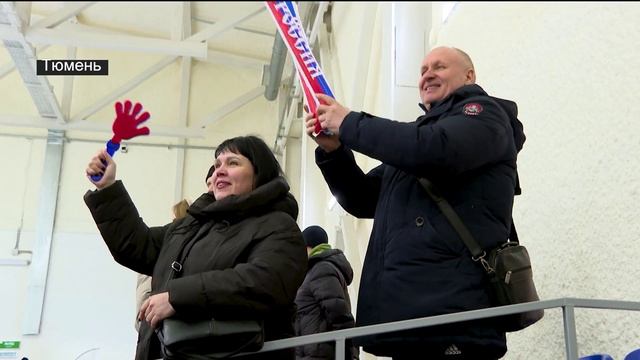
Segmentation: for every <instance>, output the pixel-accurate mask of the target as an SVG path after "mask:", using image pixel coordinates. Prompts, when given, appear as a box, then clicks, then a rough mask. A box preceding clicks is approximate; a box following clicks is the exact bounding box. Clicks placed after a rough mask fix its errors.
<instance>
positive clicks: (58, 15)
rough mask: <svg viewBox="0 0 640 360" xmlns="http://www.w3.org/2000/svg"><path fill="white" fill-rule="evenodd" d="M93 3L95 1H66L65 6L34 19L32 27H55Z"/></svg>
mask: <svg viewBox="0 0 640 360" xmlns="http://www.w3.org/2000/svg"><path fill="white" fill-rule="evenodd" d="M93 4H95V2H90V1H79V2H66V3H65V6H64V7H63V8H62V9H60V10H58V11H56V12H54V13H53V14H51V15H49V16H47V17H46V18H44V19H40V20H38V21H36V22H35V23H34V24H33V25H32V27H34V28H50V27H55V26H58V25H60V24H62V23H63V22H65V21H67V20H69V19H70V18H72V17H74V16H76V15H78V13H80V12H81V11H83V10H84V9H86V8H88V7H89V6H91V5H93Z"/></svg>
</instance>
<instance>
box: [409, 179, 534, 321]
mask: <svg viewBox="0 0 640 360" xmlns="http://www.w3.org/2000/svg"><path fill="white" fill-rule="evenodd" d="M418 181H419V182H420V184H421V185H422V187H424V189H425V190H426V191H427V193H428V194H429V197H431V199H432V200H433V201H434V202H435V203H436V204H437V205H438V207H439V208H440V210H441V211H442V213H443V214H444V216H445V217H446V218H447V220H449V222H450V223H451V226H452V227H453V228H454V229H455V231H456V232H457V233H458V235H459V236H460V238H461V239H462V241H463V242H464V244H465V245H466V246H467V248H469V251H470V252H471V255H472V259H473V260H474V261H479V262H480V263H481V264H482V266H483V267H484V269H485V271H486V272H487V276H488V277H489V284H490V287H489V294H490V296H491V301H492V304H493V306H503V305H514V304H520V303H525V302H531V301H538V300H540V298H539V297H538V292H537V291H536V286H535V283H534V282H533V271H532V269H531V259H530V258H529V253H528V252H527V249H526V248H525V247H524V246H523V245H520V242H519V240H518V234H517V233H516V230H515V226H514V225H513V219H512V221H511V234H510V236H509V239H508V241H507V242H505V243H502V244H501V245H499V246H498V247H496V248H494V249H492V250H491V251H489V254H487V253H486V251H484V250H483V249H482V248H481V247H480V245H479V244H478V243H477V242H476V240H475V239H474V238H473V235H471V233H470V232H469V230H468V229H467V227H466V226H465V225H464V223H463V222H462V220H461V219H460V217H459V216H458V214H457V213H456V212H455V210H453V208H452V207H451V205H450V204H449V202H448V201H447V200H446V199H445V198H443V197H442V196H440V195H439V193H438V191H437V190H436V189H435V187H434V186H433V184H432V183H431V181H429V180H428V179H426V178H419V179H418ZM543 316H544V310H532V311H527V312H524V313H518V314H513V315H504V316H500V317H497V318H496V319H497V321H496V323H497V324H499V326H500V328H501V329H502V330H504V331H509V332H511V331H518V330H522V329H524V328H526V327H528V326H529V325H532V324H534V323H536V322H537V321H538V320H540V319H542V317H543Z"/></svg>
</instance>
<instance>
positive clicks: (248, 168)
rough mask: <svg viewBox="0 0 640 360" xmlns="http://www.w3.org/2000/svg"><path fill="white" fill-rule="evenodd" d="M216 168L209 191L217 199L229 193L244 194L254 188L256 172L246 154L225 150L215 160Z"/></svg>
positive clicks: (209, 183) (209, 182)
mask: <svg viewBox="0 0 640 360" xmlns="http://www.w3.org/2000/svg"><path fill="white" fill-rule="evenodd" d="M214 165H215V167H216V170H215V171H214V172H213V175H212V176H211V178H209V180H210V181H207V183H208V185H209V192H210V193H213V196H214V197H215V198H216V200H221V199H224V198H225V197H227V196H229V195H242V194H246V193H249V192H251V190H253V187H254V186H253V184H254V183H255V180H254V179H255V173H254V171H253V165H252V164H251V161H250V160H249V159H247V158H246V157H245V156H244V155H240V154H236V153H234V152H231V151H224V152H222V153H220V155H218V157H217V158H216V161H215V162H214Z"/></svg>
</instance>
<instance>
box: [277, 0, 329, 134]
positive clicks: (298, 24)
mask: <svg viewBox="0 0 640 360" xmlns="http://www.w3.org/2000/svg"><path fill="white" fill-rule="evenodd" d="M265 4H266V6H267V9H269V12H270V13H271V15H272V16H273V20H274V21H275V22H276V25H277V28H278V31H279V32H280V36H282V40H283V41H284V43H285V44H287V48H288V49H289V54H291V57H292V58H293V60H294V61H293V62H294V64H295V65H296V69H297V70H298V75H299V78H300V82H301V83H302V90H303V92H304V97H305V100H306V103H307V106H308V107H309V111H310V112H311V113H312V114H313V115H314V117H315V118H316V125H315V132H314V135H318V134H319V133H320V132H321V131H322V128H321V127H320V122H318V121H317V116H316V109H317V108H318V105H319V104H320V102H319V101H318V98H317V97H316V95H315V94H316V93H321V94H325V95H328V96H331V97H334V96H333V92H331V88H329V84H328V83H327V80H326V79H325V76H324V73H323V72H322V69H321V68H320V64H318V62H317V61H316V58H315V56H314V55H313V52H311V47H310V45H309V40H308V39H307V35H306V34H305V32H304V28H303V26H302V21H301V20H300V17H299V15H298V7H297V6H296V4H295V3H294V2H293V1H266V2H265Z"/></svg>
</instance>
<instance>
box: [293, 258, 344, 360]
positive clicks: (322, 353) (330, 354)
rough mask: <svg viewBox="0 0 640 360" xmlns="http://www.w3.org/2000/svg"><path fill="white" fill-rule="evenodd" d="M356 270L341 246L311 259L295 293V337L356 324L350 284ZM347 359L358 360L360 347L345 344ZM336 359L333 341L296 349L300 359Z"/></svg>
mask: <svg viewBox="0 0 640 360" xmlns="http://www.w3.org/2000/svg"><path fill="white" fill-rule="evenodd" d="M352 280H353V269H352V268H351V265H350V264H349V261H348V260H347V258H346V257H345V256H344V253H343V252H342V251H341V250H340V249H329V250H325V251H323V252H321V253H319V254H317V255H313V256H311V257H310V258H309V270H308V271H307V276H306V277H305V279H304V281H303V282H302V285H301V286H300V288H299V289H298V294H297V295H296V307H297V311H296V322H295V332H296V336H301V335H310V334H317V333H321V332H325V331H332V330H340V329H348V328H352V327H353V326H354V324H355V321H354V319H353V314H352V313H351V301H350V299H349V293H348V289H347V286H348V285H349V284H351V281H352ZM346 351H347V352H346V354H345V358H346V359H347V360H350V359H354V358H356V359H357V350H356V349H354V348H353V347H351V346H347V347H346ZM334 358H335V345H334V344H333V343H331V344H329V343H322V344H310V345H305V346H300V347H298V348H296V359H298V360H316V359H317V360H320V359H322V360H328V359H334Z"/></svg>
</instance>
